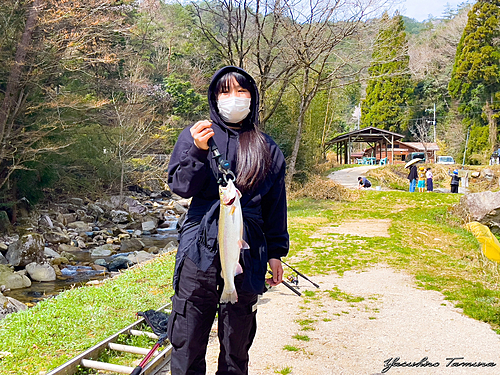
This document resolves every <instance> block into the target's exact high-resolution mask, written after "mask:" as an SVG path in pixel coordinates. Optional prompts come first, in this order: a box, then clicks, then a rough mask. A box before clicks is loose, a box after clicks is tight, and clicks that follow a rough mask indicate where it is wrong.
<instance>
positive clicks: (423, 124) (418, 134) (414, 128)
mask: <svg viewBox="0 0 500 375" xmlns="http://www.w3.org/2000/svg"><path fill="white" fill-rule="evenodd" d="M432 123H433V122H432V121H429V120H427V119H425V118H421V119H418V120H417V121H415V122H414V123H413V125H410V126H409V130H410V132H411V134H412V135H413V137H414V138H415V139H416V140H417V141H418V142H420V143H421V144H422V147H423V149H424V155H425V158H426V159H427V156H428V155H427V143H429V142H430V141H431V134H430V133H431V131H430V130H431V125H432Z"/></svg>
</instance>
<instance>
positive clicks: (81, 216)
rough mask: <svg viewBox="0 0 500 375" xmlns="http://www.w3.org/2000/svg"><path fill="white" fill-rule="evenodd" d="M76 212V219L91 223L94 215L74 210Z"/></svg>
mask: <svg viewBox="0 0 500 375" xmlns="http://www.w3.org/2000/svg"><path fill="white" fill-rule="evenodd" d="M76 214H77V215H78V221H83V222H84V223H93V222H94V220H95V219H94V217H93V216H90V215H87V213H86V212H85V211H84V210H82V209H79V210H76Z"/></svg>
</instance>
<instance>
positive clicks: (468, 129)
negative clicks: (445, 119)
mask: <svg viewBox="0 0 500 375" xmlns="http://www.w3.org/2000/svg"><path fill="white" fill-rule="evenodd" d="M469 134H470V126H469V127H468V128H467V138H466V139H465V150H464V158H463V159H462V166H463V165H464V164H465V154H467V147H469Z"/></svg>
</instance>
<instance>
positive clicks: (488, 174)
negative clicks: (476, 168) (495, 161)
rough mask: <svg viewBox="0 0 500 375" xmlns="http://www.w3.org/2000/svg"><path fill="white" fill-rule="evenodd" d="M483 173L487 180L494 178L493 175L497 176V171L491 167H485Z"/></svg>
mask: <svg viewBox="0 0 500 375" xmlns="http://www.w3.org/2000/svg"><path fill="white" fill-rule="evenodd" d="M481 175H482V176H483V177H484V178H485V179H487V180H493V177H495V173H494V172H493V171H492V170H491V169H489V168H485V169H483V170H482V171H481Z"/></svg>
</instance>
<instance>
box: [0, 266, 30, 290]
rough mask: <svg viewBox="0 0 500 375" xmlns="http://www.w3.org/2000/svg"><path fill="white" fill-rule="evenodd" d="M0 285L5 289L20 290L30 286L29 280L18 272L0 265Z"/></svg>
mask: <svg viewBox="0 0 500 375" xmlns="http://www.w3.org/2000/svg"><path fill="white" fill-rule="evenodd" d="M0 285H5V287H6V288H7V289H22V288H29V287H30V286H31V280H30V279H29V278H28V277H27V276H25V275H22V274H20V273H18V272H14V271H12V269H10V267H8V266H5V265H0Z"/></svg>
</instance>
